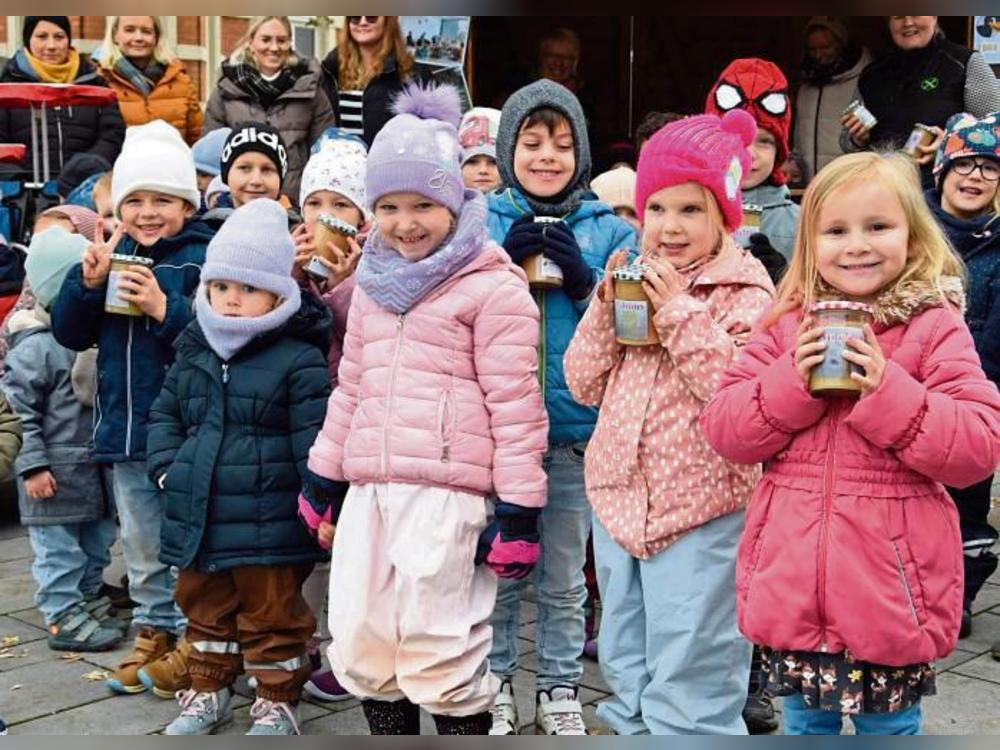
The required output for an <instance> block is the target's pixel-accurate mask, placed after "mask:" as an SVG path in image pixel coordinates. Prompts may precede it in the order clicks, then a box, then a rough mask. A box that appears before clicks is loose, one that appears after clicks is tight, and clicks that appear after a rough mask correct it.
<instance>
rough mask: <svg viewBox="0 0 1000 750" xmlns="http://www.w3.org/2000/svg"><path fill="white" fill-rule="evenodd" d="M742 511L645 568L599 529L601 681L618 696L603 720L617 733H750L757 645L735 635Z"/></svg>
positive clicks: (693, 534) (601, 711)
mask: <svg viewBox="0 0 1000 750" xmlns="http://www.w3.org/2000/svg"><path fill="white" fill-rule="evenodd" d="M742 530H743V512H742V511H739V512H737V513H730V514H729V515H726V516H722V517H721V518H716V519H715V520H714V521H709V522H708V523H706V524H704V525H703V526H699V527H698V528H696V529H693V530H692V531H690V532H689V533H687V534H685V535H684V536H682V537H681V538H680V539H678V540H677V541H676V542H674V543H673V544H671V545H670V546H669V547H667V548H666V549H665V550H663V551H662V552H660V553H659V554H657V555H654V556H653V557H651V558H650V559H648V560H640V559H638V558H635V557H632V555H630V554H629V553H628V552H627V551H626V550H624V549H623V548H622V547H620V546H619V545H618V543H617V542H615V540H614V539H612V538H611V536H610V535H609V534H608V532H607V531H606V530H605V529H604V527H603V526H602V525H601V523H600V522H599V521H596V520H595V522H594V562H595V567H596V568H597V584H598V586H599V587H600V590H601V603H602V610H601V612H602V614H601V646H600V656H601V659H600V661H601V672H602V673H603V674H604V679H605V680H606V681H607V683H608V686H609V687H610V688H611V690H612V692H613V693H614V695H613V696H612V697H611V698H610V699H608V700H607V701H604V702H603V703H601V704H600V705H599V706H598V707H597V718H598V719H600V721H601V722H602V723H604V724H605V725H606V726H608V727H610V728H611V729H612V730H614V731H615V732H616V733H617V734H656V735H662V734H746V733H747V728H746V724H744V722H743V704H744V702H745V701H746V696H747V681H748V679H749V676H750V652H751V648H752V647H751V645H750V643H749V642H748V641H747V640H746V639H745V638H743V636H742V635H740V631H739V630H738V629H737V626H736V581H735V575H736V547H737V545H738V543H739V540H740V533H741V532H742Z"/></svg>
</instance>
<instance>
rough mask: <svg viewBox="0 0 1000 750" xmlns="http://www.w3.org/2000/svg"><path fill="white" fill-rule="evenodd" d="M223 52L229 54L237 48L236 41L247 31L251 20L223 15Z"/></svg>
mask: <svg viewBox="0 0 1000 750" xmlns="http://www.w3.org/2000/svg"><path fill="white" fill-rule="evenodd" d="M221 25H222V54H224V55H228V54H229V53H230V52H232V51H233V49H235V48H236V43H237V42H238V41H239V40H240V38H241V37H242V36H243V35H244V34H245V33H246V30H247V26H249V25H250V20H249V19H247V18H236V17H235V16H223V17H222V24H221Z"/></svg>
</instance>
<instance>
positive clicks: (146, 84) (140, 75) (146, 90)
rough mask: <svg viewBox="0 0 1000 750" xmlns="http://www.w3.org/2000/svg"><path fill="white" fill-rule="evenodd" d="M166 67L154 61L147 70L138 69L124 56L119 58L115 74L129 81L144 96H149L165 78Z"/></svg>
mask: <svg viewBox="0 0 1000 750" xmlns="http://www.w3.org/2000/svg"><path fill="white" fill-rule="evenodd" d="M166 69H167V68H166V66H165V65H163V64H162V63H158V62H156V61H155V60H153V61H152V62H151V63H150V64H149V65H147V66H146V67H145V68H142V69H140V68H138V67H136V66H135V64H134V63H133V62H132V61H131V60H129V59H128V58H127V57H125V56H124V55H123V56H122V57H120V58H118V62H116V63H115V72H116V73H118V75H120V76H121V77H122V78H124V79H125V80H126V81H128V82H129V83H130V84H132V86H133V87H134V88H135V90H136V91H138V92H139V93H140V94H142V95H143V96H149V94H150V93H151V92H152V91H153V89H154V88H156V82H157V81H159V80H160V79H161V78H162V77H163V73H164V71H165V70H166Z"/></svg>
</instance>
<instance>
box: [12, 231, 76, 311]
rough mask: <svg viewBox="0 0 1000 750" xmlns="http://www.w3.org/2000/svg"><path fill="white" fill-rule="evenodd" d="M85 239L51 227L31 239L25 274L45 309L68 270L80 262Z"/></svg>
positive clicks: (60, 285)
mask: <svg viewBox="0 0 1000 750" xmlns="http://www.w3.org/2000/svg"><path fill="white" fill-rule="evenodd" d="M87 244H88V243H87V238H86V237H84V236H83V235H82V234H73V233H71V232H68V231H66V230H65V229H64V228H63V227H60V226H52V227H49V228H48V229H44V230H42V231H41V232H39V233H38V234H36V235H35V236H34V237H32V238H31V244H30V245H28V258H27V260H26V261H25V262H24V272H25V276H26V277H27V279H28V283H29V284H30V285H31V290H32V291H33V292H34V293H35V298H36V299H37V300H38V304H39V305H41V306H42V307H43V308H44V309H46V310H47V309H48V308H49V307H50V306H51V305H52V303H53V302H55V299H56V297H57V296H58V294H59V289H60V287H62V284H63V281H64V280H65V278H66V274H68V273H69V269H71V268H72V267H73V266H75V265H76V264H77V263H79V262H80V259H81V258H82V257H83V251H84V250H86V249H87Z"/></svg>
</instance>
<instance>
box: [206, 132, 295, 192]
mask: <svg viewBox="0 0 1000 750" xmlns="http://www.w3.org/2000/svg"><path fill="white" fill-rule="evenodd" d="M248 151H258V152H260V153H262V154H264V156H266V157H267V158H268V159H270V160H271V161H273V162H274V166H275V167H277V168H278V174H279V175H281V179H282V180H284V179H285V174H287V172H288V152H287V151H286V150H285V141H284V140H283V139H282V137H281V133H280V132H279V131H278V130H277V129H275V128H272V127H271V126H270V125H268V124H267V123H266V122H244V123H241V124H239V125H237V126H236V127H234V128H233V132H232V133H230V134H229V137H228V138H226V142H225V144H224V145H223V146H222V173H221V174H220V177H221V178H222V181H223V182H224V183H226V184H227V185H228V184H229V169H230V168H231V167H232V166H233V162H234V161H236V158H237V157H238V156H239V155H240V154H244V153H246V152H248Z"/></svg>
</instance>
